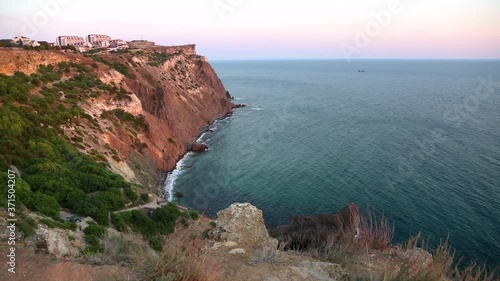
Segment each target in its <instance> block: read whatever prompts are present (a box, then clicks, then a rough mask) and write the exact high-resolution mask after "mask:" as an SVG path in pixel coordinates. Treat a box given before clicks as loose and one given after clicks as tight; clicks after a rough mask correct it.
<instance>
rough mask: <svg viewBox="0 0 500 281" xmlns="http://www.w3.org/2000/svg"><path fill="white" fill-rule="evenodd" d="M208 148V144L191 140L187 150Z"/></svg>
mask: <svg viewBox="0 0 500 281" xmlns="http://www.w3.org/2000/svg"><path fill="white" fill-rule="evenodd" d="M207 149H208V145H206V144H204V143H197V142H193V143H192V144H191V145H190V146H189V148H188V150H189V151H192V152H204V151H206V150H207Z"/></svg>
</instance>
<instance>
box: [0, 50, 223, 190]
mask: <svg viewBox="0 0 500 281" xmlns="http://www.w3.org/2000/svg"><path fill="white" fill-rule="evenodd" d="M64 61H66V62H77V63H80V64H83V65H84V66H85V67H87V68H88V69H90V70H91V72H92V74H96V75H97V76H98V77H99V79H100V80H101V81H102V82H104V83H106V84H107V85H108V86H109V87H111V88H113V89H114V90H112V91H109V92H106V91H103V93H102V94H101V95H100V96H96V97H93V98H91V99H90V100H87V101H86V102H82V103H81V104H80V106H81V107H82V108H83V109H84V110H85V112H86V113H87V114H88V115H89V116H90V117H91V118H92V121H90V122H88V121H87V120H81V122H78V124H77V125H76V126H73V127H71V126H68V127H66V128H63V129H64V131H65V133H66V135H67V136H68V137H69V138H71V139H75V138H80V137H83V144H84V145H81V146H78V147H79V148H80V150H82V151H83V152H85V153H89V154H90V153H92V152H93V151H94V153H95V152H97V153H99V154H101V155H103V156H105V157H106V159H107V161H108V162H109V164H110V167H111V169H112V170H113V171H115V172H116V173H118V174H121V175H122V176H124V177H125V178H126V179H127V180H129V181H131V182H135V183H138V184H141V185H143V186H144V187H145V188H148V189H150V190H154V189H155V188H156V187H157V186H158V184H160V183H161V181H162V180H163V177H162V175H164V172H165V171H167V170H171V169H173V168H174V167H175V163H176V161H177V160H178V159H179V158H180V157H181V156H182V155H183V154H184V153H185V152H186V147H187V145H189V144H190V143H192V142H193V141H194V139H195V137H196V136H197V135H198V134H199V132H200V130H201V129H202V128H203V127H204V126H206V125H207V124H209V123H211V122H213V121H214V120H215V119H217V118H220V117H222V116H224V115H226V114H228V113H230V112H231V109H232V104H231V102H230V99H229V96H228V94H226V90H225V88H224V86H223V85H222V82H221V81H220V79H219V78H218V77H217V74H216V73H215V71H214V70H213V68H212V67H211V66H210V64H209V63H208V62H207V61H206V59H205V58H204V57H202V56H199V55H197V54H196V51H195V46H194V45H186V46H173V47H163V46H145V47H143V48H138V49H131V50H129V51H126V52H121V53H113V54H96V55H91V56H84V55H82V54H76V53H62V52H58V51H41V52H35V51H26V50H20V49H6V48H1V49H0V73H5V74H8V75H11V74H13V73H14V71H21V72H25V73H26V74H28V75H29V74H31V73H34V72H36V69H37V67H38V65H39V64H45V65H48V64H52V65H56V64H58V63H59V62H64ZM63 79H64V78H63ZM111 92H113V93H111ZM34 94H35V93H34ZM116 110H120V111H121V112H123V111H124V112H126V113H130V114H132V115H133V117H134V118H136V119H137V120H142V121H141V122H140V124H141V126H140V128H136V127H133V126H132V125H131V123H130V122H125V121H123V120H121V119H120V118H116V117H112V118H111V117H109V116H110V114H108V113H109V112H115V111H116ZM122 115H123V114H122ZM117 116H118V115H117ZM118 117H119V116H118ZM134 120H135V119H134ZM81 131H83V132H85V134H81ZM79 132H80V133H79Z"/></svg>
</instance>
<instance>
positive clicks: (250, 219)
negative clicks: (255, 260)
mask: <svg viewBox="0 0 500 281" xmlns="http://www.w3.org/2000/svg"><path fill="white" fill-rule="evenodd" d="M215 224H216V227H215V229H214V231H213V235H214V237H215V239H216V240H220V241H233V242H236V243H237V244H238V246H239V247H242V246H244V247H245V248H264V247H271V248H277V246H278V241H277V240H276V239H273V238H271V237H270V236H269V233H268V232H267V228H266V226H265V224H264V217H263V216H262V211H261V210H259V209H257V208H256V207H255V206H253V205H251V204H250V203H234V204H232V205H231V206H229V208H227V209H225V210H222V211H219V212H218V213H217V219H216V220H215Z"/></svg>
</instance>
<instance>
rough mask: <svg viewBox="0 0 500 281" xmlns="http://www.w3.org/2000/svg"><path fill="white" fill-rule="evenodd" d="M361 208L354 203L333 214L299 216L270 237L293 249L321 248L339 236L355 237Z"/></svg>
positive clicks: (273, 230)
mask: <svg viewBox="0 0 500 281" xmlns="http://www.w3.org/2000/svg"><path fill="white" fill-rule="evenodd" d="M359 224H360V217H359V208H358V206H357V205H356V204H354V203H352V204H350V205H348V206H347V207H345V208H344V209H342V210H341V211H339V212H337V213H333V214H320V215H318V216H306V215H298V216H296V217H293V218H292V219H291V221H290V223H289V224H288V225H285V226H280V227H277V228H274V229H272V230H271V231H270V235H271V236H272V237H274V238H276V239H278V241H280V242H284V243H286V244H287V245H288V247H290V248H292V249H307V248H319V247H321V246H323V245H324V243H326V242H327V241H331V240H332V238H336V237H337V238H338V235H342V234H345V235H352V236H353V239H354V235H355V233H356V229H357V228H358V227H359Z"/></svg>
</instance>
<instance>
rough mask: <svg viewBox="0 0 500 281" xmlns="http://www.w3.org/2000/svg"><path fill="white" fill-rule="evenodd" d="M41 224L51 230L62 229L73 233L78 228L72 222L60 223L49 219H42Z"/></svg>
mask: <svg viewBox="0 0 500 281" xmlns="http://www.w3.org/2000/svg"><path fill="white" fill-rule="evenodd" d="M40 223H43V224H45V225H46V226H48V227H49V228H62V229H70V230H73V231H75V230H76V227H77V225H76V223H74V222H71V221H65V222H60V221H55V220H51V219H47V218H43V219H40Z"/></svg>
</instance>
